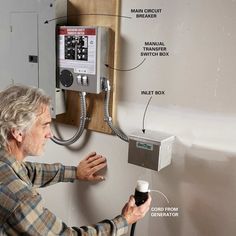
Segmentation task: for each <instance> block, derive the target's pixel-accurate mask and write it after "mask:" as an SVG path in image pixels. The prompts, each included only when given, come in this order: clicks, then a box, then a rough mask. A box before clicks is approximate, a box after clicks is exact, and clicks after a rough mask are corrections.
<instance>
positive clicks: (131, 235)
mask: <svg viewBox="0 0 236 236" xmlns="http://www.w3.org/2000/svg"><path fill="white" fill-rule="evenodd" d="M135 227H136V222H135V223H133V224H132V226H131V230H130V236H134V231H135Z"/></svg>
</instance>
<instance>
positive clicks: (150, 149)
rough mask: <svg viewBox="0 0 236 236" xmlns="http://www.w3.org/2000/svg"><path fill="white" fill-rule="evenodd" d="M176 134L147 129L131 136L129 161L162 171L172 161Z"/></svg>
mask: <svg viewBox="0 0 236 236" xmlns="http://www.w3.org/2000/svg"><path fill="white" fill-rule="evenodd" d="M174 140H175V136H174V135H171V134H167V133H163V132H158V131H152V130H145V133H143V132H142V131H138V132H135V133H132V134H131V135H130V136H129V154H128V163H131V164H134V165H138V166H142V167H145V168H148V169H152V170H156V171H160V170H161V169H162V168H164V167H166V166H168V165H169V164H170V163H171V156H172V146H173V143H174Z"/></svg>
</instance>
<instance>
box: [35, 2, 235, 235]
mask: <svg viewBox="0 0 236 236" xmlns="http://www.w3.org/2000/svg"><path fill="white" fill-rule="evenodd" d="M131 8H142V9H145V8H161V9H162V13H161V14H159V15H158V17H157V18H155V19H146V20H143V19H136V18H135V15H133V14H131V13H130V9H131ZM235 12H236V1H235V0H232V1H230V0H224V1H223V0H215V1H213V0H205V1H203V0H194V1H193V0H192V1H190V0H177V1H169V0H158V1H157V0H147V1H141V0H136V1H131V0H123V1H122V15H126V16H132V19H124V18H122V19H121V45H120V54H121V60H120V61H121V63H120V65H119V66H120V68H131V67H133V66H135V65H137V64H138V63H139V62H140V61H142V59H143V58H142V57H140V51H141V48H142V46H143V44H144V42H145V41H157V42H158V41H164V42H165V44H166V46H167V48H168V51H169V54H170V55H169V56H168V57H148V58H147V59H146V61H145V62H144V64H143V65H142V66H140V67H139V68H137V69H136V70H133V71H130V72H119V74H118V78H119V81H118V86H117V89H118V90H119V93H118V104H117V119H118V122H119V125H120V127H121V128H122V129H123V130H124V131H125V132H126V133H130V132H132V131H133V130H135V129H141V128H142V115H143V112H144V109H145V106H146V103H147V101H148V99H149V97H150V96H141V94H140V91H141V90H165V94H166V95H165V96H153V99H152V101H151V103H150V106H149V108H148V111H147V117H146V123H145V124H146V129H151V130H157V131H158V130H160V131H165V132H169V133H172V134H174V135H176V137H177V141H176V143H175V146H174V152H173V159H172V164H171V166H169V167H167V168H165V169H163V170H162V171H161V172H159V173H157V172H155V171H152V170H148V169H144V168H141V167H138V166H134V165H131V164H128V163H127V158H128V157H127V152H128V145H127V143H125V142H123V141H121V140H120V139H118V138H117V137H114V136H109V135H104V134H100V133H95V132H87V133H85V134H84V136H83V138H82V139H81V140H80V142H78V143H77V144H75V145H73V146H72V147H71V148H70V149H68V148H65V147H61V146H57V145H56V144H53V143H51V142H50V143H49V144H48V146H47V149H46V153H45V156H44V157H43V158H40V159H39V160H40V161H45V162H62V163H64V164H68V165H69V164H76V163H77V162H79V161H80V160H81V159H82V157H84V156H85V155H86V153H88V152H90V151H93V150H96V151H97V152H99V153H101V154H103V155H105V156H106V157H107V159H108V169H107V171H106V173H105V175H106V181H105V182H102V183H99V184H87V183H76V184H59V185H56V186H53V187H49V188H46V189H43V190H42V191H41V192H42V194H43V197H44V199H45V204H46V206H48V208H50V209H51V210H52V211H53V212H55V213H56V214H57V215H59V216H60V217H61V218H62V219H63V220H65V221H66V222H67V223H68V224H69V225H71V226H72V225H77V226H78V225H83V224H88V223H93V222H97V221H99V220H102V219H104V218H106V217H108V218H111V217H113V216H115V215H116V214H118V213H119V212H120V210H121V208H122V206H123V204H124V203H125V201H126V200H127V199H128V196H129V195H130V194H132V193H133V191H134V187H135V185H136V180H137V179H146V180H147V181H149V182H150V185H151V188H152V189H155V190H159V191H161V192H162V193H164V194H165V195H166V197H167V198H168V199H169V201H170V203H169V204H167V202H166V200H165V198H164V197H163V196H162V195H161V194H157V193H152V198H153V201H152V207H166V206H170V207H175V208H178V209H179V210H178V214H179V216H177V217H153V216H151V212H150V213H149V214H147V216H146V217H145V219H144V220H142V221H140V222H139V223H138V224H137V227H136V236H155V235H162V236H190V235H191V236H195V235H196V236H213V235H214V236H222V235H227V236H234V235H236V229H235V223H236V212H235V210H236V203H235V196H236V145H235V142H236V141H235V140H236V102H235V101H236V95H235V91H236V82H235V78H234V77H235V76H236V69H235V68H236V66H235V62H236V45H235V42H236V23H235V22H236V14H235ZM61 130H62V131H63V132H65V136H66V137H70V136H71V135H72V134H73V132H74V128H73V127H68V126H66V127H64V126H63V127H61Z"/></svg>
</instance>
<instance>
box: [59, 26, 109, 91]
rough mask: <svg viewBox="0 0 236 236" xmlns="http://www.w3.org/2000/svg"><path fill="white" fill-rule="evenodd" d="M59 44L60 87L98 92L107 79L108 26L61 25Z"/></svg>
mask: <svg viewBox="0 0 236 236" xmlns="http://www.w3.org/2000/svg"><path fill="white" fill-rule="evenodd" d="M58 44H59V86H60V88H62V89H66V90H74V91H81V92H88V93H95V94H99V93H100V92H101V90H102V88H101V87H102V86H101V80H102V78H108V68H107V67H106V66H105V64H108V54H109V50H108V49H109V29H108V28H106V27H91V26H60V27H59V28H58Z"/></svg>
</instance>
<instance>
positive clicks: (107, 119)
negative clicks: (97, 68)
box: [103, 78, 129, 142]
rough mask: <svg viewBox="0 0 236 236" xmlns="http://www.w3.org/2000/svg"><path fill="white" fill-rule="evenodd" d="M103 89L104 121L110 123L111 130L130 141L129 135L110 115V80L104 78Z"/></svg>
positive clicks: (124, 139)
mask: <svg viewBox="0 0 236 236" xmlns="http://www.w3.org/2000/svg"><path fill="white" fill-rule="evenodd" d="M103 90H104V92H105V98H104V121H105V122H106V123H107V124H108V126H109V127H110V128H111V130H112V131H113V132H114V133H115V134H116V135H117V136H118V137H119V138H120V139H122V140H123V141H125V142H129V138H128V136H127V135H126V134H125V133H124V132H123V131H122V130H120V129H119V128H117V127H115V126H114V125H113V122H112V117H110V115H109V101H110V91H111V86H110V83H109V80H108V79H106V78H103Z"/></svg>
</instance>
